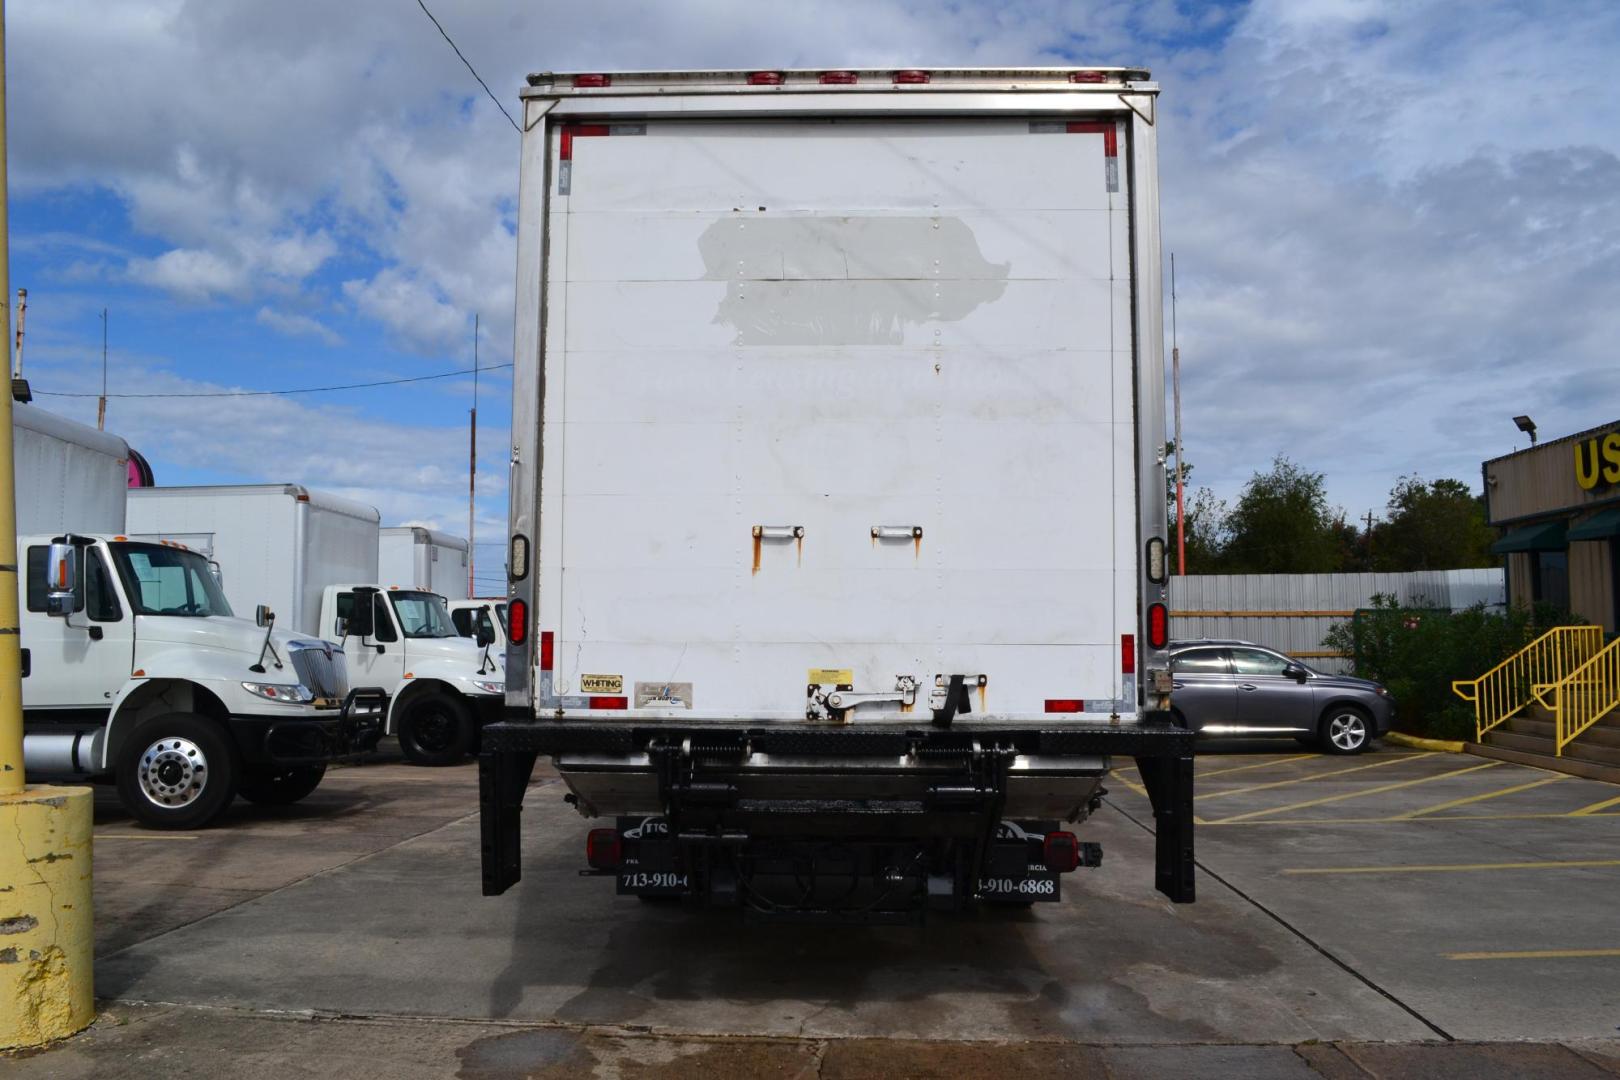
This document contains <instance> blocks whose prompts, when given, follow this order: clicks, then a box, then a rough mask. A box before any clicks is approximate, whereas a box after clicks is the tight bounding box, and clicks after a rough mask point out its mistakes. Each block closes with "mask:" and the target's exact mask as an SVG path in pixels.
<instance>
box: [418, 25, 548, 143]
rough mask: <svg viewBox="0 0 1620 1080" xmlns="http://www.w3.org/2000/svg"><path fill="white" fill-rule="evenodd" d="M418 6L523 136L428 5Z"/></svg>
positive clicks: (515, 122) (521, 131)
mask: <svg viewBox="0 0 1620 1080" xmlns="http://www.w3.org/2000/svg"><path fill="white" fill-rule="evenodd" d="M416 6H417V7H419V8H421V9H422V14H424V15H426V16H427V17H428V21H429V22H431V23H432V24H433V25H434V27H435V28H436V29H437V30H438V31H439V36H440V37H442V38H444V40H445V43H446V44H447V45H449V46H450V47H451V48H452V49H455V53H456V56H457V57H459V58H460V60H461V62H462V63H463V64H466V65H467V70H468V71H470V72H472V77H473V78H475V79H477V80H478V85H479V86H482V87H483V88H484V93H486V94H488V95H489V100H491V101H493V102H494V103H495V107H496V108H497V109H499V110H501V115H502V116H504V117H506V122H507V123H508V124H511V125H512V130H513V131H515V132H517V133H518V134H519V135H521V134H523V129H522V128H520V127H518V122H517V121H516V120H514V119H512V114H511V113H509V112H507V111H506V106H505V105H502V104H501V99H500V98H498V97H496V96H495V93H494V91H492V90H490V88H489V83H487V82H485V81H484V77H483V76H482V75H480V74H478V71H477V69H476V68H474V67H473V66H472V62H471V61H470V60H468V59H467V58H466V57H465V56H462V55H461V50H460V49H457V48H456V43H455V42H454V41H451V40H450V35H449V34H447V33H445V32H444V27H442V26H440V25H439V20H438V19H435V18H434V17H433V12H431V11H429V10H428V7H427V5H426V4H424V3H423V2H422V0H416Z"/></svg>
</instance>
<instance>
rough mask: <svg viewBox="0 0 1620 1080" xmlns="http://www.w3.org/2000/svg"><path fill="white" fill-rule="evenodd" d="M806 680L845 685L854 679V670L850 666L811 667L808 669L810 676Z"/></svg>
mask: <svg viewBox="0 0 1620 1080" xmlns="http://www.w3.org/2000/svg"><path fill="white" fill-rule="evenodd" d="M806 681H807V682H813V683H832V684H834V685H835V686H847V685H849V684H850V683H852V682H854V681H855V672H854V671H853V670H852V669H850V668H827V667H813V668H811V669H810V678H809V679H807V680H806Z"/></svg>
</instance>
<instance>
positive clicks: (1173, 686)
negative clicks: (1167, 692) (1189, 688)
mask: <svg viewBox="0 0 1620 1080" xmlns="http://www.w3.org/2000/svg"><path fill="white" fill-rule="evenodd" d="M1170 689H1172V690H1180V689H1181V684H1180V683H1178V682H1173V683H1171V684H1170Z"/></svg>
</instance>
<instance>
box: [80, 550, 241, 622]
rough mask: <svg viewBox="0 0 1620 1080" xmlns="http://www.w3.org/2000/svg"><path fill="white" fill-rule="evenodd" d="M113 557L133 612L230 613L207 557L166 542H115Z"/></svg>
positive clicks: (138, 613) (153, 613)
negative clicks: (133, 607) (131, 603)
mask: <svg viewBox="0 0 1620 1080" xmlns="http://www.w3.org/2000/svg"><path fill="white" fill-rule="evenodd" d="M109 546H110V547H111V548H112V553H113V561H114V562H116V563H117V564H118V576H119V577H120V578H122V579H123V580H124V591H125V592H127V593H129V595H130V599H131V601H132V602H133V603H134V605H135V613H136V614H137V615H186V616H194V617H197V618H202V617H205V616H208V615H227V616H228V615H231V614H232V612H231V605H230V602H229V601H227V600H226V599H225V593H224V592H223V591H221V590H220V587H219V582H218V581H216V580H214V572H213V568H212V567H211V566H209V565H208V560H207V559H205V558H203V557H202V556H201V555H199V554H197V553H196V552H195V551H186V550H185V549H183V548H177V547H169V546H168V545H166V544H141V543H134V542H125V543H116V544H111V545H109Z"/></svg>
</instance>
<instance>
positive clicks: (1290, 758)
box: [1198, 754, 1322, 780]
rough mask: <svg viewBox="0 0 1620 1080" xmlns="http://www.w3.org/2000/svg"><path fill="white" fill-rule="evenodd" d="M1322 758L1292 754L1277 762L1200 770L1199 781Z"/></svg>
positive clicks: (1317, 755) (1260, 762)
mask: <svg viewBox="0 0 1620 1080" xmlns="http://www.w3.org/2000/svg"><path fill="white" fill-rule="evenodd" d="M1321 756H1322V755H1321V754H1291V755H1289V756H1288V757H1284V758H1278V759H1277V760H1276V761H1257V762H1255V763H1254V764H1252V765H1237V766H1234V767H1233V768H1230V769H1215V770H1212V771H1210V772H1205V771H1203V770H1202V769H1200V770H1198V779H1200V780H1208V779H1209V778H1210V777H1212V776H1225V775H1226V774H1227V773H1235V772H1246V771H1248V770H1249V769H1264V768H1268V767H1269V766H1272V765H1287V764H1288V763H1289V762H1290V761H1308V760H1310V759H1311V758H1319V757H1321Z"/></svg>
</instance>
